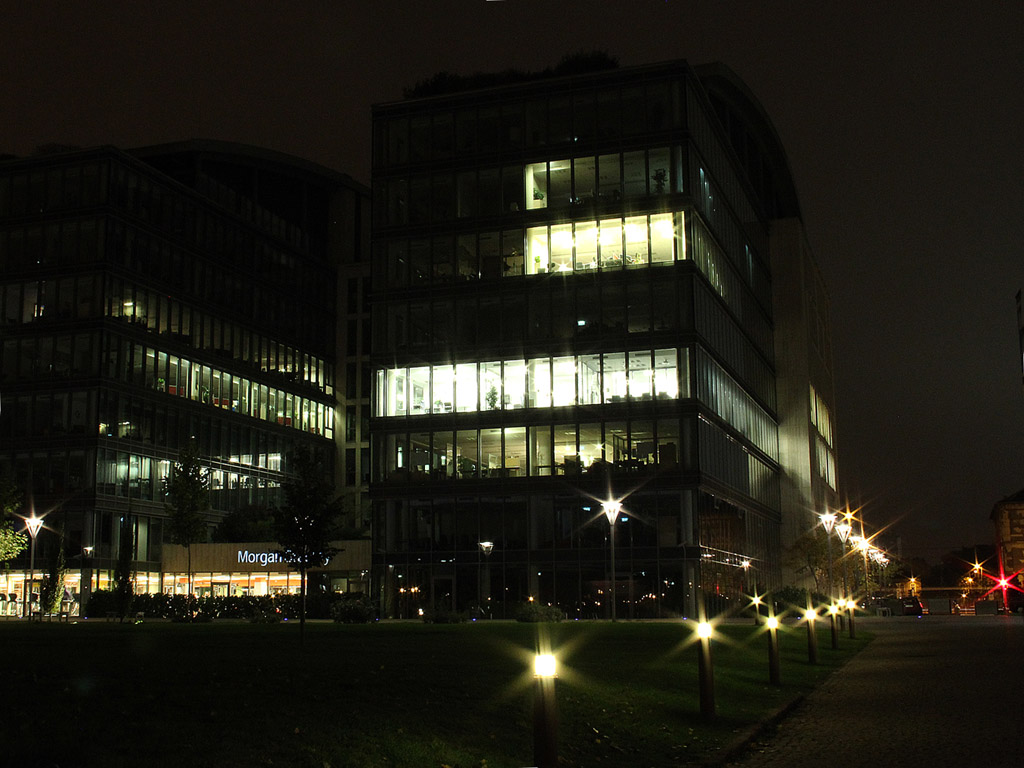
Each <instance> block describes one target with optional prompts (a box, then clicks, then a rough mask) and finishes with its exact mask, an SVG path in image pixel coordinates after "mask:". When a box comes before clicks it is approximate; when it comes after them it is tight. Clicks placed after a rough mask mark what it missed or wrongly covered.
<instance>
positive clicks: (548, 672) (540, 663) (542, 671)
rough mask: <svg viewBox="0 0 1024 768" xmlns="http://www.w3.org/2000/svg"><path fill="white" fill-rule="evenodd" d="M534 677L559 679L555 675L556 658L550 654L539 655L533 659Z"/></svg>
mask: <svg viewBox="0 0 1024 768" xmlns="http://www.w3.org/2000/svg"><path fill="white" fill-rule="evenodd" d="M533 676H534V677H557V675H556V674H555V657H554V656H552V655H551V654H550V653H538V654H537V655H536V656H534V657H533Z"/></svg>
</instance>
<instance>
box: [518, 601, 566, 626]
mask: <svg viewBox="0 0 1024 768" xmlns="http://www.w3.org/2000/svg"><path fill="white" fill-rule="evenodd" d="M563 618H565V615H564V614H563V613H562V609H561V608H559V607H558V606H557V605H541V604H540V603H523V604H522V605H520V606H519V607H518V608H517V609H516V621H523V622H527V623H530V624H535V623H537V622H541V621H561V620H562V619H563Z"/></svg>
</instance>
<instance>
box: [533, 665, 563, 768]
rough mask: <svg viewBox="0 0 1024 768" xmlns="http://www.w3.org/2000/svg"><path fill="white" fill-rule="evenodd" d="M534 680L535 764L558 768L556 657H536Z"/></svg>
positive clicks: (541, 766)
mask: <svg viewBox="0 0 1024 768" xmlns="http://www.w3.org/2000/svg"><path fill="white" fill-rule="evenodd" d="M533 677H534V680H535V681H536V682H535V683H534V689H533V690H534V694H533V764H534V765H535V766H536V767H537V768H558V711H557V709H556V708H555V678H556V677H557V674H556V664H555V657H554V656H552V655H551V654H549V653H538V654H537V655H536V656H534V658H533Z"/></svg>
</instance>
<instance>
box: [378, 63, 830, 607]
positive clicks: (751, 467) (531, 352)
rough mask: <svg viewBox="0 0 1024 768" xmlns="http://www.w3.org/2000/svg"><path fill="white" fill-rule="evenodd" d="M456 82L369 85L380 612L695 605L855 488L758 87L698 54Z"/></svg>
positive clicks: (815, 300) (745, 585)
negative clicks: (375, 101)
mask: <svg viewBox="0 0 1024 768" xmlns="http://www.w3.org/2000/svg"><path fill="white" fill-rule="evenodd" d="M441 81H444V79H441ZM437 82H438V81H435V84H436V83H437ZM477 82H478V81H477ZM442 84H443V85H446V86H447V89H446V90H447V92H438V93H431V94H428V95H415V96H414V97H412V98H407V99H405V100H403V101H400V102H395V103H389V104H383V105H378V106H377V107H375V109H374V113H373V115H374V128H373V132H374V154H373V195H374V224H373V247H374V287H373V312H374V314H373V353H372V363H373V367H374V386H375V397H374V409H375V410H374V415H373V419H372V421H371V431H372V440H373V462H374V463H373V474H372V478H371V498H372V500H373V515H374V518H373V519H374V555H373V557H374V576H375V578H376V580H377V581H376V586H375V590H379V596H380V601H381V610H382V615H385V616H411V615H415V613H417V612H418V611H419V610H421V609H422V610H446V609H455V610H473V611H475V612H477V613H479V614H482V615H491V616H511V615H512V614H513V613H514V612H515V611H516V610H517V609H518V607H519V606H521V605H524V604H526V605H528V604H529V603H531V602H533V603H535V604H537V603H541V604H551V605H557V606H558V607H559V608H560V609H561V610H563V611H564V612H565V613H566V615H568V616H569V617H570V618H590V617H607V616H612V615H616V616H618V617H644V616H672V615H690V616H693V615H695V611H696V606H697V603H698V598H699V595H700V590H703V594H704V596H705V598H706V599H707V602H708V603H709V604H711V605H712V606H713V607H714V608H716V609H718V608H724V607H727V606H730V605H735V604H736V603H732V602H730V601H733V600H736V599H738V598H739V596H740V595H741V594H743V593H750V592H752V591H754V590H755V589H757V588H758V585H760V588H761V589H763V588H765V587H770V586H776V585H779V584H780V583H781V581H782V578H783V576H782V558H781V551H782V547H783V544H784V541H785V540H786V539H787V538H788V539H792V538H794V537H795V536H797V535H799V534H800V533H802V532H804V531H806V530H808V529H809V528H810V527H811V526H813V524H814V522H815V520H816V517H815V515H816V513H817V512H821V511H824V510H823V507H824V506H825V505H834V504H835V501H836V498H835V489H836V469H835V449H834V440H833V429H832V424H833V421H834V406H833V404H832V402H831V398H832V396H833V394H832V393H833V388H832V383H831V382H832V376H831V361H830V355H831V351H830V345H829V342H828V333H829V329H828V323H827V312H828V299H827V294H826V293H825V291H824V286H823V283H822V282H821V279H820V276H819V275H818V274H817V270H816V267H815V266H814V260H813V257H812V255H811V252H810V249H809V247H808V246H807V243H806V241H805V238H804V236H803V232H802V226H801V224H800V212H799V206H798V202H797V196H796V192H795V188H794V184H793V180H792V178H791V176H790V173H789V170H788V166H787V161H786V158H785V154H784V152H783V149H782V147H781V145H780V143H779V140H778V137H777V136H776V134H775V132H774V130H773V129H772V126H771V124H770V121H769V120H768V118H767V116H766V115H765V114H764V112H763V110H762V109H761V107H760V106H759V105H758V103H757V101H756V99H755V98H754V97H753V96H752V95H751V94H750V93H749V91H748V89H747V88H746V87H745V86H744V85H743V83H742V82H740V81H739V79H738V78H737V77H736V76H735V75H734V74H733V73H731V72H730V71H729V70H728V69H726V68H725V67H722V66H719V65H714V66H708V67H700V68H692V67H690V66H689V65H688V64H686V63H685V62H672V63H667V64H659V65H651V66H640V67H631V68H622V69H619V68H605V69H599V70H595V71H592V72H588V73H580V74H573V75H566V76H559V75H558V73H557V72H556V73H555V74H554V76H537V77H514V78H509V82H507V83H504V84H492V85H488V87H485V88H460V87H459V83H458V81H457V79H452V78H449V79H448V80H447V81H446V82H442ZM470 85H475V83H470ZM619 504H621V510H619V507H618V505H619ZM616 510H619V514H618V516H617V518H614V519H615V522H614V523H613V524H614V526H615V529H614V537H612V536H611V533H612V531H611V527H610V525H611V524H610V523H609V519H608V518H609V517H613V515H612V514H610V513H612V512H614V511H616ZM603 511H604V512H606V513H609V514H602V512H603ZM610 539H611V540H610ZM612 541H614V547H613V546H611V544H612ZM613 562H614V567H613V565H612V563H613ZM613 595H614V601H613V597H612V596H613Z"/></svg>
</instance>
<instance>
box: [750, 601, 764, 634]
mask: <svg viewBox="0 0 1024 768" xmlns="http://www.w3.org/2000/svg"><path fill="white" fill-rule="evenodd" d="M750 602H751V603H752V604H753V606H754V626H755V627H756V626H758V625H759V624H760V623H761V596H760V595H754V596H753V597H752V598H750Z"/></svg>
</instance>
